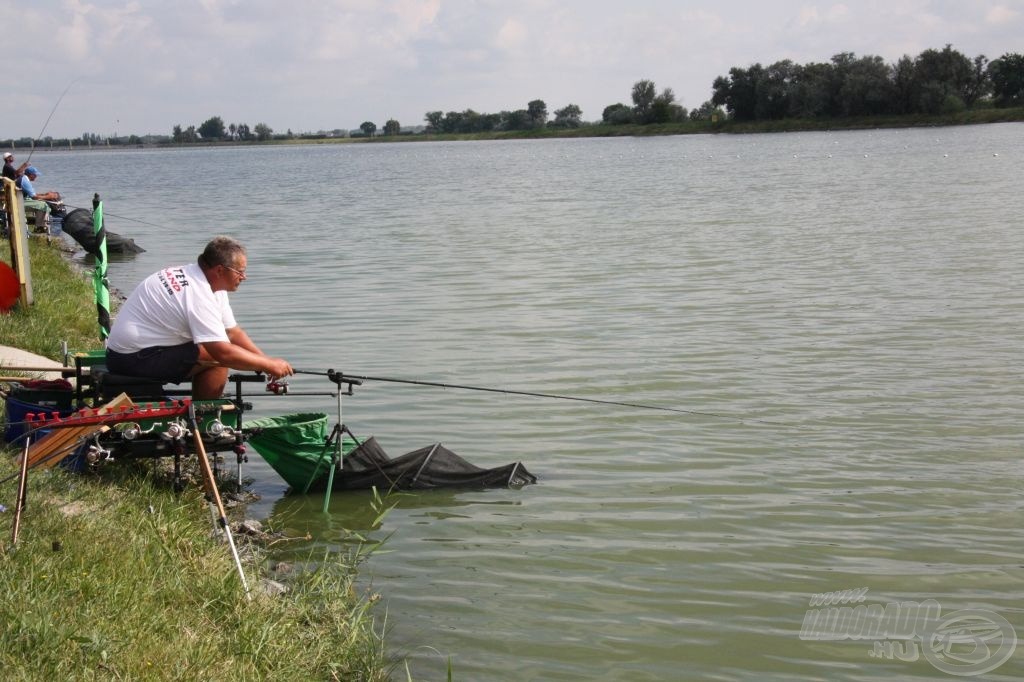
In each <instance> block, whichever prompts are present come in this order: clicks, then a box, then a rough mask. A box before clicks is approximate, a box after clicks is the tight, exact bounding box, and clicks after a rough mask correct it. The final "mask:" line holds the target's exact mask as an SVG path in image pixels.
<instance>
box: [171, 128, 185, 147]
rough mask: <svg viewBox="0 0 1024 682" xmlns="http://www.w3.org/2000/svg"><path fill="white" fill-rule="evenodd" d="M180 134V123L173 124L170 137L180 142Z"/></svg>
mask: <svg viewBox="0 0 1024 682" xmlns="http://www.w3.org/2000/svg"><path fill="white" fill-rule="evenodd" d="M182 135H183V133H182V132H181V126H180V125H176V126H174V128H173V129H172V130H171V139H172V140H174V141H175V142H179V143H180V142H181V141H182Z"/></svg>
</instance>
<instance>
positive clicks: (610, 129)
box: [0, 107, 1024, 153]
mask: <svg viewBox="0 0 1024 682" xmlns="http://www.w3.org/2000/svg"><path fill="white" fill-rule="evenodd" d="M1022 121H1024V107H1017V108H1008V109H979V110H973V111H962V112H956V113H950V114H941V115H936V116H917V115H915V116H864V117H857V118H830V119H779V120H774V121H731V120H727V121H719V122H712V121H685V122H681V123H660V124H648V125H639V124H632V123H631V124H625V125H606V124H591V125H584V126H580V127H579V128H553V127H545V128H540V129H536V130H516V131H491V132H480V133H452V134H443V133H403V134H399V135H375V136H373V137H327V136H321V135H293V136H291V137H283V136H282V137H278V138H275V139H272V140H264V141H256V140H212V141H207V142H203V141H200V142H148V143H139V144H121V143H118V144H98V145H87V144H84V143H80V144H74V142H72V144H71V145H68V144H67V141H66V140H61V141H60V143H59V144H58V143H57V142H58V141H56V140H54V143H53V144H47V145H37V146H35V147H28V146H18V145H15V144H14V143H13V142H12V141H11V140H6V141H5V143H4V144H3V145H0V146H3V147H4V148H5V149H11V150H13V151H15V152H18V151H20V152H23V153H24V152H26V151H29V150H31V151H32V153H36V152H67V151H83V150H84V151H97V152H102V151H113V150H118V151H123V150H129V149H144V150H153V149H202V148H205V147H240V146H246V147H248V146H267V145H291V144H376V143H391V142H464V141H481V140H543V139H564V138H580V137H652V136H664V135H718V134H726V135H728V134H733V135H751V134H759V133H760V134H763V133H796V132H837V131H844V130H877V129H887V128H932V127H949V126H961V125H981V124H985V123H1020V122H1022Z"/></svg>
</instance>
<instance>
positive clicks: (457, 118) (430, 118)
mask: <svg viewBox="0 0 1024 682" xmlns="http://www.w3.org/2000/svg"><path fill="white" fill-rule="evenodd" d="M554 113H555V118H554V120H552V121H551V122H548V105H547V104H546V103H545V102H544V100H542V99H535V100H533V101H531V102H528V103H527V105H526V108H525V109H516V110H515V111H502V112H499V113H497V114H482V113H479V112H476V111H474V110H472V109H466V110H465V111H449V112H447V113H446V112H442V111H428V112H427V114H426V116H425V117H424V118H425V120H426V122H427V127H426V129H425V131H424V132H427V133H435V134H436V133H486V132H493V131H504V130H538V129H541V128H578V127H579V126H581V125H582V124H583V122H582V120H581V118H582V116H583V111H582V110H581V109H580V108H579V106H577V105H575V104H568V105H566V106H565V107H563V108H561V109H556V110H555V112H554Z"/></svg>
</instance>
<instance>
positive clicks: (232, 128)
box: [228, 123, 238, 140]
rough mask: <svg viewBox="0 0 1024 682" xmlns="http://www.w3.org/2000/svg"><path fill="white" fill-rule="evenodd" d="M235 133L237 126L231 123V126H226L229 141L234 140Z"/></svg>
mask: <svg viewBox="0 0 1024 682" xmlns="http://www.w3.org/2000/svg"><path fill="white" fill-rule="evenodd" d="M237 132H238V126H237V125H235V124H234V123H232V124H231V125H229V126H228V134H229V135H230V136H231V139H232V140H234V139H236V138H235V134H236V133H237Z"/></svg>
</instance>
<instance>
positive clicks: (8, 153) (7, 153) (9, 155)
mask: <svg viewBox="0 0 1024 682" xmlns="http://www.w3.org/2000/svg"><path fill="white" fill-rule="evenodd" d="M4 158H5V159H13V158H14V154H12V153H10V152H4Z"/></svg>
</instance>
